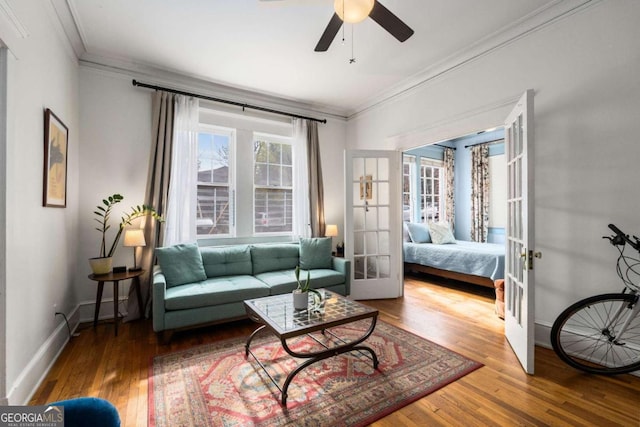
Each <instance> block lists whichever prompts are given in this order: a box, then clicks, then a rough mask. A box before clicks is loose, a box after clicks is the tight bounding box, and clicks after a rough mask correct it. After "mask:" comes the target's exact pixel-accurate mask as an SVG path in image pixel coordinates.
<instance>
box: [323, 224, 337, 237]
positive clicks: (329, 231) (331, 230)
mask: <svg viewBox="0 0 640 427" xmlns="http://www.w3.org/2000/svg"><path fill="white" fill-rule="evenodd" d="M324 235H325V237H335V236H337V235H338V226H337V225H335V224H327V227H326V228H325V232H324Z"/></svg>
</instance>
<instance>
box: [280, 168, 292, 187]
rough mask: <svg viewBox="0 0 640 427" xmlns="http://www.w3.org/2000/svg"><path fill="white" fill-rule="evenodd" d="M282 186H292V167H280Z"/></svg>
mask: <svg viewBox="0 0 640 427" xmlns="http://www.w3.org/2000/svg"><path fill="white" fill-rule="evenodd" d="M282 186H283V187H293V168H292V167H290V166H283V167H282Z"/></svg>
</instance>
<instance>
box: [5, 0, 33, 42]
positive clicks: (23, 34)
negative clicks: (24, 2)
mask: <svg viewBox="0 0 640 427" xmlns="http://www.w3.org/2000/svg"><path fill="white" fill-rule="evenodd" d="M0 12H1V15H3V16H4V17H5V18H6V20H7V21H8V22H9V23H10V24H11V27H12V28H13V30H14V31H15V35H16V36H17V37H19V38H21V39H26V38H27V37H29V31H28V30H27V27H25V26H24V25H23V24H22V22H21V21H20V19H18V16H17V15H16V14H15V12H14V11H13V9H12V8H11V5H9V2H8V1H7V0H0Z"/></svg>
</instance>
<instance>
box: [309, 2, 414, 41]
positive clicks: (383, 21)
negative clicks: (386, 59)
mask: <svg viewBox="0 0 640 427" xmlns="http://www.w3.org/2000/svg"><path fill="white" fill-rule="evenodd" d="M333 7H334V9H335V13H334V14H333V16H332V17H331V20H330V21H329V25H327V28H325V30H324V32H323V33H322V36H320V40H319V41H318V44H317V45H316V47H315V49H314V50H315V51H316V52H326V51H327V50H328V49H329V46H331V42H333V39H334V38H335V37H336V34H338V31H339V30H340V27H342V23H343V22H347V23H357V22H361V21H363V20H365V19H366V18H367V17H369V18H371V19H373V20H374V21H376V22H377V23H378V25H380V26H381V27H382V28H384V29H385V30H387V31H388V32H389V33H390V34H391V35H392V36H394V37H395V38H396V39H398V40H399V41H400V42H404V41H405V40H407V39H408V38H409V37H411V36H412V35H413V30H412V29H411V28H410V27H409V26H408V25H407V24H405V23H404V22H402V21H401V20H400V18H398V17H397V16H396V15H394V14H393V13H392V12H391V11H390V10H389V9H387V8H386V7H384V6H383V5H382V4H381V3H380V2H379V1H378V0H335V1H334V4H333Z"/></svg>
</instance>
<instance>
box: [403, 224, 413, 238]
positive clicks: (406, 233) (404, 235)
mask: <svg viewBox="0 0 640 427" xmlns="http://www.w3.org/2000/svg"><path fill="white" fill-rule="evenodd" d="M402 241H403V242H410V241H411V237H410V236H409V227H407V223H406V222H403V223H402Z"/></svg>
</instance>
